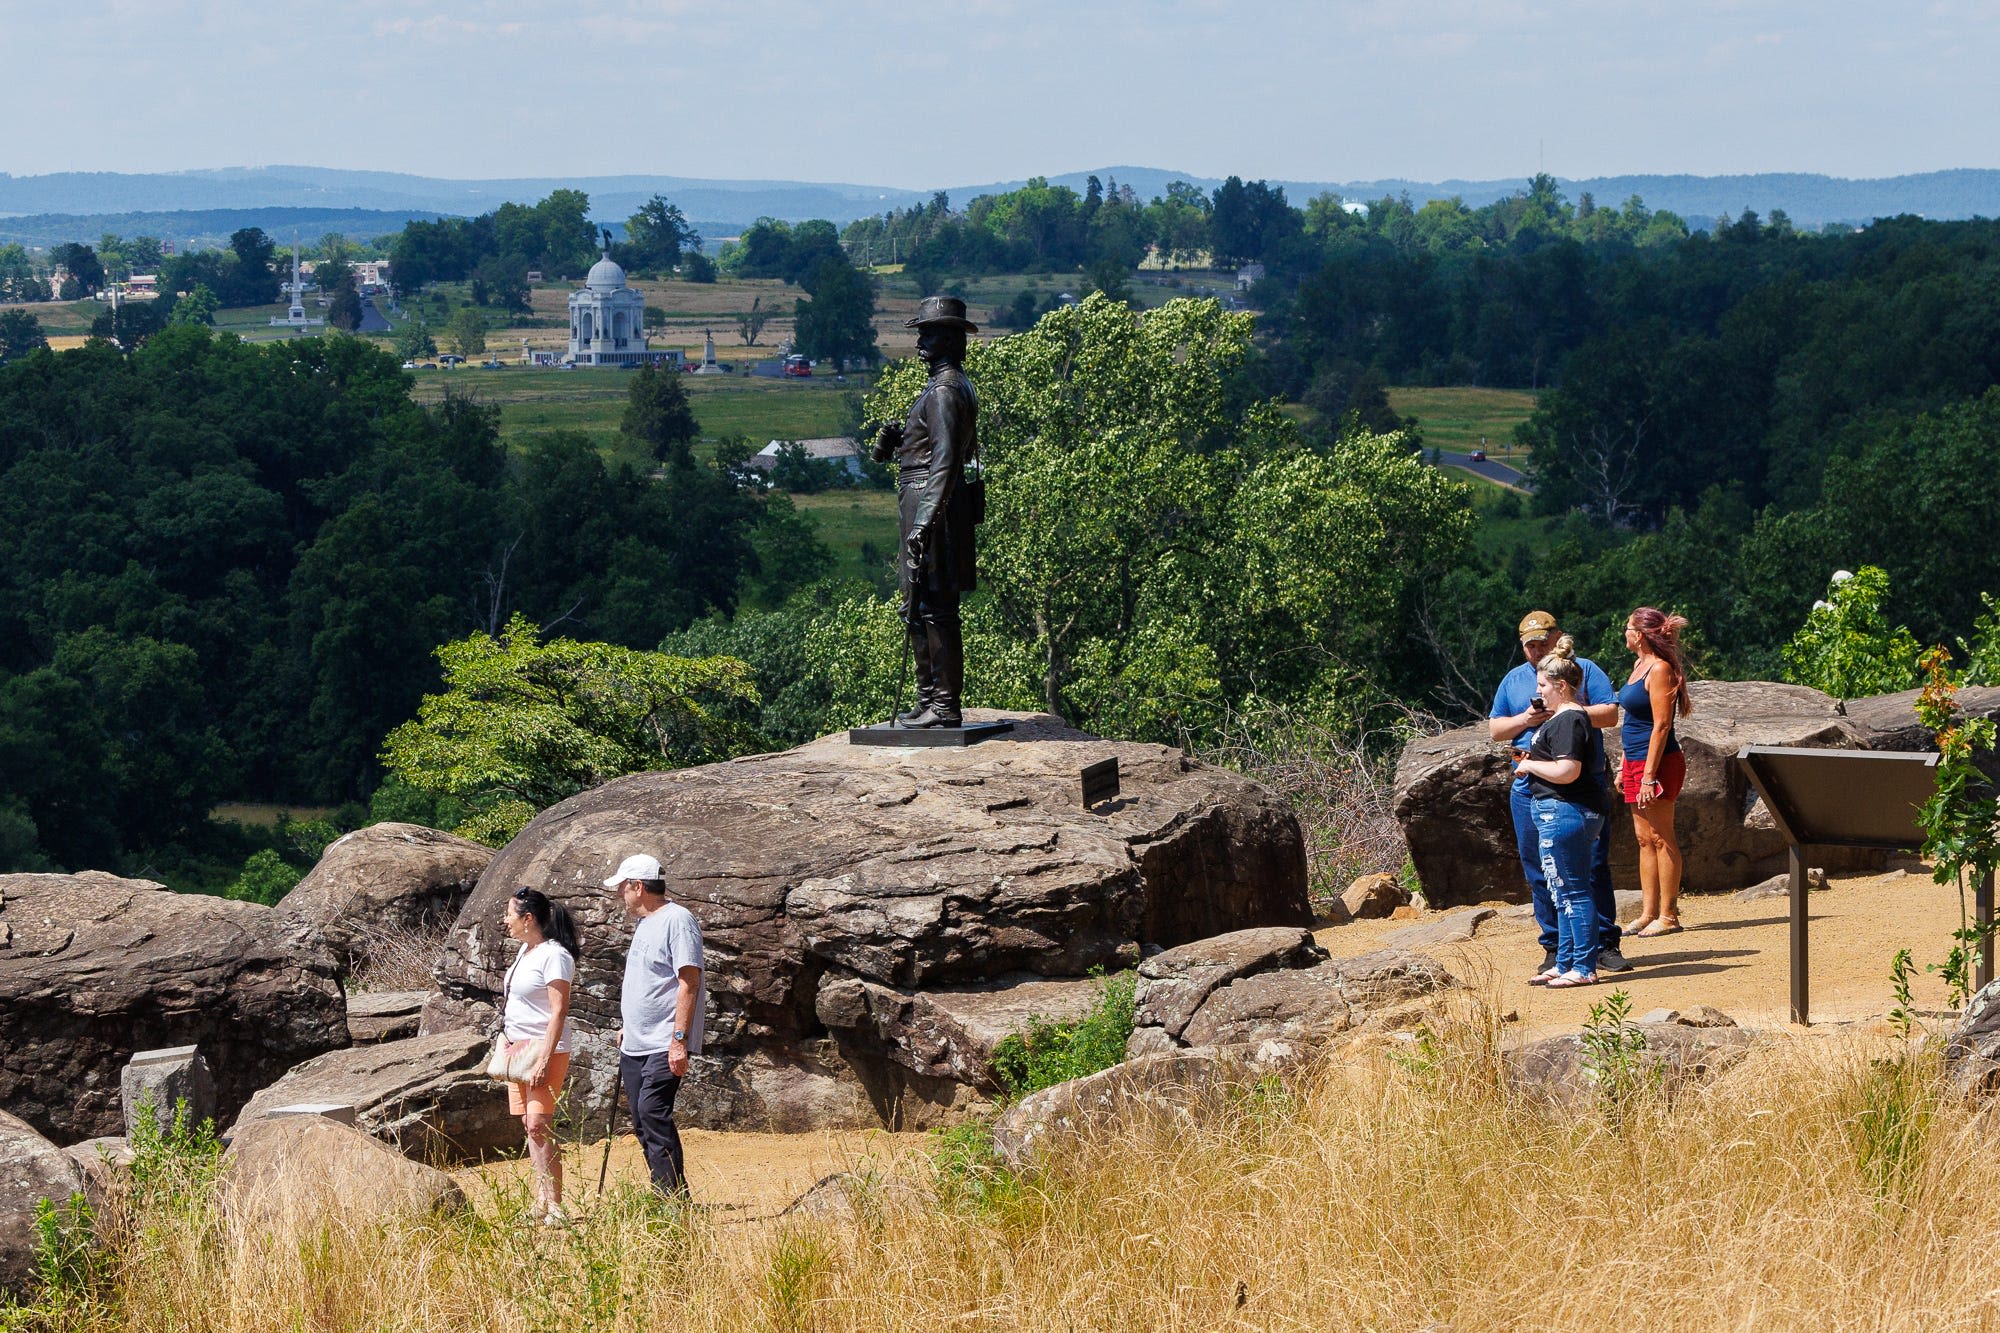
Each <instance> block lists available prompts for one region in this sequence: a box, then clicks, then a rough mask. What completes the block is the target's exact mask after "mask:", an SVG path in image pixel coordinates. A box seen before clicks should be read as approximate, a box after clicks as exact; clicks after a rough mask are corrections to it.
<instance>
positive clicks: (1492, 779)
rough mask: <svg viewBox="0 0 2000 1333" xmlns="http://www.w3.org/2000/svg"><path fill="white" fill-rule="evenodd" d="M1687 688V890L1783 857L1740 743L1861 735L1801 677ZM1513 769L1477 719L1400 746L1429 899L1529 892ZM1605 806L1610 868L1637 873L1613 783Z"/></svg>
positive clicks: (1682, 824) (1414, 849) (1877, 857)
mask: <svg viewBox="0 0 2000 1333" xmlns="http://www.w3.org/2000/svg"><path fill="white" fill-rule="evenodd" d="M1689 691H1690V693H1691V695H1692V696H1693V701H1694V711H1693V712H1692V713H1691V714H1689V715H1688V716H1687V717H1685V718H1682V719H1681V721H1680V724H1679V735H1680V740H1681V748H1682V749H1683V750H1684V751H1685V752H1686V754H1687V766H1688V777H1687V785H1686V787H1685V788H1683V789H1682V792H1681V799H1680V802H1679V805H1678V808H1677V812H1676V816H1675V829H1676V831H1677V832H1678V833H1679V835H1680V845H1681V851H1682V853H1683V854H1684V855H1685V856H1686V858H1687V867H1686V870H1685V872H1684V880H1683V883H1684V884H1685V885H1686V886H1687V887H1688V888H1689V889H1690V890H1694V891H1724V890H1732V889H1740V888H1743V887H1744V886H1745V885H1749V884H1754V883H1756V882H1757V881H1758V880H1760V879H1763V878H1765V877H1767V876H1769V875H1773V874H1776V873H1777V872H1778V871H1780V870H1782V869H1784V867H1785V843H1784V840H1783V839H1782V838H1781V837H1780V836H1779V834H1778V832H1777V828H1776V826H1775V825H1774V824H1773V823H1772V821H1771V819H1770V818H1769V816H1768V814H1767V813H1766V812H1765V811H1764V809H1763V806H1762V803H1761V802H1759V801H1758V800H1757V799H1756V794H1755V792H1754V791H1753V790H1752V789H1751V787H1750V784H1749V780H1748V779H1747V778H1745V777H1744V776H1743V772H1742V770H1741V768H1740V767H1739V766H1738V765H1737V763H1736V752H1737V751H1738V750H1740V749H1742V748H1743V747H1744V746H1746V745H1789V746H1805V747H1816V748H1820V749H1828V750H1853V749H1861V748H1865V739H1864V737H1863V734H1862V733H1861V731H1860V730H1859V729H1858V728H1856V727H1855V726H1854V725H1853V724H1852V723H1851V722H1850V721H1849V720H1848V719H1847V718H1846V717H1845V716H1843V715H1842V713H1841V711H1840V706H1839V704H1838V703H1837V702H1836V701H1835V700H1834V699H1832V698H1830V697H1829V696H1827V695H1824V694H1821V693H1820V692H1819V691H1818V690H1813V689H1808V688H1806V687H1805V686H1803V685H1777V684H1772V683H1769V682H1766V681H1716V680H1701V681H1695V682H1694V683H1693V684H1691V685H1690V686H1689ZM1604 735H1605V741H1606V746H1607V748H1608V750H1609V751H1610V760H1611V763H1612V765H1613V768H1614V772H1615V770H1616V765H1617V764H1618V763H1619V761H1620V760H1621V759H1622V757H1623V756H1622V754H1621V753H1620V751H1619V748H1618V730H1617V728H1615V727H1614V728H1611V729H1610V730H1608V731H1606V732H1605V733H1604ZM1512 771H1513V770H1512V767H1511V766H1510V764H1509V763H1508V761H1507V758H1506V752H1505V750H1504V749H1503V748H1502V747H1500V746H1498V745H1496V744H1495V743H1494V742H1493V740H1492V739H1491V738H1490V737H1489V735H1488V734H1487V730H1486V724H1485V723H1484V722H1480V723H1477V724H1475V725H1473V726H1470V727H1461V728H1459V729H1458V730H1457V731H1450V732H1446V733H1444V734H1443V735H1441V736H1433V737H1425V738H1421V739H1418V740H1414V741H1412V742H1410V744H1409V745H1408V747H1406V748H1405V749H1404V751H1403V755H1402V758H1401V759H1400V760H1399V761H1398V763H1397V765H1396V784H1395V813H1396V820H1397V822H1398V823H1399V824H1401V825H1402V828H1403V837H1404V840H1405V841H1406V842H1407V843H1408V845H1409V849H1410V859H1411V861H1412V862H1413V863H1414V864H1415V866H1416V868H1417V878H1418V879H1419V880H1420V881H1421V882H1422V884H1423V891H1424V898H1425V900H1426V901H1427V902H1429V904H1430V905H1431V906H1432V907H1456V906H1462V905H1466V904H1470V903H1478V902H1488V901H1492V900H1494V899H1507V900H1514V901H1518V900H1520V899H1522V898H1524V897H1525V896H1526V894H1527V886H1526V884H1525V883H1524V882H1523V881H1522V879H1521V866H1520V861H1519V859H1518V858H1517V857H1516V856H1515V852H1514V824H1513V819H1512V817H1511V816H1510V815H1509V813H1508V808H1507V784H1508V781H1509V780H1510V778H1511V775H1512ZM1611 809H1612V820H1611V831H1612V844H1611V871H1612V877H1613V878H1614V879H1615V880H1616V881H1617V882H1618V883H1621V884H1628V885H1629V884H1635V883H1637V875H1638V849H1637V845H1636V843H1635V842H1634V841H1633V837H1632V821H1631V819H1630V818H1629V817H1628V816H1627V815H1626V813H1625V807H1624V800H1623V797H1622V796H1618V795H1615V794H1614V796H1613V800H1612V807H1611ZM1884 856H1885V853H1882V852H1876V851H1869V850H1864V849H1858V848H1845V849H1843V848H1825V849H1818V848H1816V849H1815V850H1814V854H1813V859H1814V861H1815V862H1816V863H1817V864H1819V865H1822V866H1824V867H1826V868H1828V869H1832V870H1879V869H1880V868H1881V867H1882V864H1883V858H1884Z"/></svg>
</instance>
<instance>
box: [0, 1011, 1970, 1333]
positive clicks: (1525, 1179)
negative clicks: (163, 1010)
mask: <svg viewBox="0 0 2000 1333" xmlns="http://www.w3.org/2000/svg"><path fill="white" fill-rule="evenodd" d="M1488 1014H1490V1009H1488V1008H1487V1007H1484V1006H1480V1005H1476V1004H1467V1005H1466V1006H1465V1008H1464V1011H1463V1012H1462V1013H1460V1014H1459V1015H1458V1016H1457V1017H1456V1018H1447V1019H1445V1020H1442V1021H1441V1022H1440V1023H1439V1025H1438V1029H1437V1031H1438V1035H1437V1038H1436V1040H1435V1041H1434V1042H1431V1043H1427V1044H1423V1045H1411V1046H1409V1047H1407V1048H1403V1049H1401V1050H1399V1051H1397V1052H1394V1053H1392V1052H1390V1051H1389V1050H1386V1049H1382V1048H1377V1049H1375V1050H1373V1051H1363V1052H1353V1053H1350V1054H1349V1055H1348V1056H1347V1057H1343V1058H1341V1059H1337V1060H1336V1059H1329V1060H1328V1061H1327V1062H1326V1063H1325V1064H1323V1065H1322V1066H1320V1067H1318V1068H1316V1069H1314V1070H1312V1071H1310V1072H1308V1073H1305V1074H1303V1075H1301V1076H1299V1077H1297V1078H1296V1079H1294V1080H1293V1081H1292V1082H1291V1083H1289V1084H1288V1085H1284V1086H1279V1085H1276V1084H1273V1085H1272V1086H1269V1087H1266V1088H1260V1089H1254V1090H1250V1091H1247V1092H1245V1093H1244V1094H1243V1095H1241V1096H1240V1097H1238V1098H1236V1099H1235V1100H1234V1101H1233V1103H1232V1104H1230V1105H1229V1107H1228V1108H1227V1109H1225V1110H1223V1111H1220V1112H1216V1113H1212V1114H1204V1115H1203V1116H1201V1117H1199V1118H1197V1119H1195V1120H1192V1121H1189V1120H1187V1119H1184V1118H1179V1117H1174V1116H1170V1115H1145V1114H1134V1115H1132V1116H1131V1117H1129V1118H1128V1120H1127V1121H1126V1122H1125V1123H1123V1124H1121V1125H1119V1126H1118V1127H1116V1128H1115V1129H1112V1130H1109V1131H1106V1132H1104V1133H1102V1134H1100V1135H1098V1136H1095V1137H1092V1138H1089V1139H1086V1140H1083V1141H1078V1142H1074V1143H1071V1144H1069V1145H1067V1146H1066V1147H1065V1148H1064V1149H1063V1150H1061V1151H1060V1152H1059V1154H1058V1155H1056V1156H1055V1157H1053V1158H1052V1159H1050V1160H1048V1161H1047V1162H1045V1163H1044V1164H1043V1165H1042V1166H1041V1167H1040V1168H1039V1169H1038V1170H1036V1171H1035V1172H1033V1173H1030V1174H1027V1175H1023V1176H1013V1175H1010V1174H1008V1173H1005V1172H1002V1171H998V1170H997V1169H987V1170H972V1171H967V1170H964V1169H960V1170H958V1171H954V1172H951V1173H945V1174H941V1175H939V1176H937V1177H935V1178H934V1179H929V1180H925V1181H924V1182H922V1187H921V1188H917V1189H907V1188H906V1189H894V1188H887V1187H877V1188H873V1189H864V1190H863V1191H862V1197H861V1200H860V1202H861V1206H860V1208H859V1209H858V1211H857V1213H856V1214H855V1216H853V1217H849V1218H829V1219H823V1220H818V1221H793V1220H788V1219H779V1220H775V1221H765V1222H761V1223H753V1224H741V1223H735V1224H732V1223H730V1222H729V1221H727V1220H724V1219H721V1218H718V1217H714V1216H708V1215H703V1214H700V1213H696V1214H694V1215H693V1216H692V1217H689V1218H685V1219H683V1218H681V1217H679V1216H677V1215H675V1214H673V1213H672V1212H670V1211H665V1210H663V1209H661V1208H660V1207H658V1206H657V1205H654V1204H652V1203H650V1202H649V1201H648V1200H647V1198H646V1196H644V1195H643V1194H639V1193H636V1192H630V1191H627V1192H624V1193H617V1194H614V1196H612V1197H610V1198H608V1199H607V1200H605V1201H604V1202H602V1203H600V1204H599V1205H597V1206H596V1207H595V1208H593V1207H591V1206H590V1203H589V1200H588V1197H587V1190H578V1191H576V1193H577V1194H579V1195H583V1196H584V1197H583V1198H582V1199H580V1200H578V1202H580V1203H581V1206H582V1210H583V1216H582V1219H581V1221H580V1222H579V1224H578V1225H577V1226H575V1227H574V1229H572V1230H568V1231H547V1230H536V1229H531V1228H526V1227H523V1226H520V1225H518V1224H517V1219H518V1216H519V1210H520V1208H521V1207H522V1205H523V1204H524V1202H525V1201H524V1200H521V1199H512V1198H501V1199H495V1200H488V1201H487V1202H486V1203H485V1204H484V1205H483V1206H482V1208H481V1213H480V1216H479V1217H478V1218H461V1219H439V1220H428V1221H422V1222H412V1221H385V1220H382V1219H379V1218H371V1217H352V1216H342V1215H340V1214H338V1213H336V1212H324V1213H319V1214H316V1215H315V1216H314V1218H313V1219H312V1220H311V1221H309V1222H303V1223H301V1224H300V1225H298V1226H297V1227H295V1228H281V1229H278V1230H275V1231H274V1230H259V1229H256V1228H252V1227H240V1228H234V1229H232V1228H231V1227H230V1226H228V1225H226V1224H225V1223H224V1222H223V1221H222V1220H221V1219H220V1218H219V1217H218V1216H217V1215H216V1213H215V1212H214V1210H213V1209H212V1208H211V1207H209V1206H208V1205H206V1204H203V1205H201V1206H200V1207H196V1208H192V1209H190V1210H188V1211H187V1212H185V1213H184V1214H179V1215H176V1214H172V1213H167V1214H159V1215H155V1216H152V1217H150V1218H149V1217H148V1216H146V1215H145V1214H143V1213H142V1214H141V1215H139V1216H137V1217H136V1218H134V1219H133V1220H132V1222H131V1224H130V1225H128V1226H127V1227H126V1228H125V1232H126V1236H127V1239H126V1241H125V1243H124V1247H123V1259H122V1261H121V1263H120V1264H119V1265H118V1268H117V1271H116V1276H115V1278H114V1279H113V1280H112V1282H111V1285H110V1287H109V1288H108V1289H107V1292H106V1294H105V1296H104V1297H103V1298H102V1299H101V1300H99V1301H97V1302H86V1303H82V1304H75V1305H72V1306H71V1307H69V1308H68V1310H67V1312H66V1313H64V1314H62V1315H61V1317H60V1320H59V1323H60V1326H62V1327H65V1328H74V1329H90V1330H96V1329H111V1328H119V1329H134V1330H145V1331H147V1333H152V1331H153V1330H158V1331H159V1333H167V1331H168V1330H173V1333H184V1331H187V1330H195V1331H199V1333H208V1331H210V1330H213V1331H215V1333H222V1331H224V1330H227V1331H229V1333H265V1331H266V1330H275V1329H287V1330H292V1329H296V1330H312V1331H317V1330H341V1331H343V1333H345V1331H347V1330H356V1331H360V1330H368V1331H371V1333H374V1331H381V1333H389V1331H391V1330H462V1329H480V1330H494V1331H495V1333H513V1331H515V1330H522V1331H524V1333H525V1331H526V1330H540V1329H560V1330H578V1331H579V1333H581V1331H582V1330H595V1329H618V1330H635V1331H636V1330H652V1329H675V1330H682V1329H716V1330H753V1329H754V1330H806V1329H814V1330H856V1331H857V1333H859V1331H861V1330H866V1331H867V1333H877V1331H878V1330H909V1333H919V1331H921V1333H933V1331H934V1330H939V1329H994V1330H997V1329H1023V1330H1027V1329H1033V1330H1056V1329H1074V1330H1085V1329H1088V1330H1100V1329H1101V1330H1114V1329H1117V1330H1142V1329H1143V1330H1203V1331H1207V1330H1214V1329H1222V1328H1245V1329H1274V1330H1277V1329H1283V1330H1290V1329H1424V1328H1451V1329H1456V1330H1475V1329H1477V1330H1487V1329H1533V1330H1545V1329H1565V1330H1567V1329H1592V1328H1598V1327H1602V1326H1608V1325H1616V1326H1619V1327H1624V1328H1632V1329H1649V1328H1674V1329H1759V1330H1768V1329H1810V1330H1813V1333H1829V1331H1831V1330H1842V1329H1904V1328H1909V1329H1983V1328H1993V1327H1996V1326H2000V1303H1996V1302H1997V1301H2000V1245H1996V1244H1995V1243H1994V1242H1995V1239H1996V1235H1995V1230H1996V1226H1995V1222H1994V1220H1993V1216H1992V1212H1991V1209H1990V1207H1989V1204H1988V1201H1987V1198H1986V1194H1985V1186H1986V1185H1987V1183H1988V1182H1989V1181H1990V1179H1991V1174H1992V1172H1991V1167H1990V1160H1991V1148H1990V1145H1991V1142H1992V1134H1993V1128H1992V1126H1991V1124H1990V1123H1989V1122H1988V1121H1987V1120H1985V1119H1984V1118H1982V1117H1981V1116H1980V1115H1978V1114H1977V1113H1976V1112H1975V1110H1974V1109H1973V1108H1969V1107H1966V1106H1963V1105H1961V1104H1958V1103H1956V1102H1953V1101H1950V1100H1948V1099H1947V1098H1946V1097H1944V1096H1943V1095H1942V1093H1941V1091H1940V1089H1939V1086H1938V1084H1937V1082H1936V1080H1935V1078H1934V1077H1933V1076H1932V1073H1931V1071H1930V1069H1929V1066H1928V1064H1927V1063H1926V1061H1925V1060H1924V1059H1923V1058H1922V1057H1921V1056H1919V1057H1917V1058H1915V1059H1910V1060H1902V1061H1898V1062H1890V1063H1879V1062H1877V1061H1875V1060H1871V1058H1870V1056H1871V1055H1879V1054H1880V1052H1879V1051H1875V1050H1870V1049H1867V1048H1864V1047H1863V1046H1861V1045H1859V1044H1858V1039H1852V1038H1825V1037H1817V1038H1795V1039H1778V1040H1773V1041H1772V1042H1770V1043H1769V1044H1767V1045H1765V1046H1762V1047H1760V1048H1758V1049H1756V1050H1755V1051H1754V1052H1753V1053H1752V1055H1751V1056H1750V1057H1749V1058H1748V1059H1747V1060H1746V1061H1745V1062H1744V1063H1742V1064H1741V1065H1739V1066H1738V1067H1737V1068H1735V1069H1734V1070H1733V1071H1731V1072H1729V1073H1727V1074H1725V1075H1723V1076H1722V1077H1721V1078H1720V1079H1718V1080H1717V1081H1716V1082H1714V1083H1712V1084H1710V1085H1708V1086H1706V1087H1701V1088H1696V1089H1692V1090H1688V1091H1685V1092H1683V1093H1681V1094H1680V1095H1679V1096H1678V1097H1676V1098H1675V1099H1673V1100H1672V1101H1671V1102H1670V1101H1669V1100H1668V1099H1667V1098H1666V1097H1665V1095H1664V1094H1661V1093H1658V1092H1642V1093H1640V1094H1638V1095H1637V1096H1636V1097H1635V1099H1634V1100H1633V1101H1631V1102H1630V1103H1629V1104H1628V1105H1626V1106H1625V1107H1624V1109H1623V1114H1621V1115H1619V1116H1617V1117H1610V1116H1607V1115H1606V1114H1605V1113H1604V1110H1603V1108H1601V1107H1592V1106H1585V1107H1583V1108H1580V1109H1572V1110H1563V1109H1558V1108H1555V1107H1552V1106H1549V1105H1546V1104H1543V1103H1541V1102H1538V1101H1535V1100H1533V1099H1530V1098H1528V1097H1525V1096H1523V1095H1521V1094H1519V1093H1516V1092H1515V1091H1513V1090H1512V1089H1511V1088H1510V1087H1509V1085H1508V1084H1507V1083H1506V1081H1505V1080H1504V1078H1503V1077H1502V1074H1501V1062H1500V1059H1499V1055H1498V1039H1497V1025H1496V1024H1494V1023H1492V1022H1491V1021H1490V1019H1489V1018H1488V1016H1487V1015H1488ZM1614 1120H1615V1123H1616V1124H1617V1126H1618V1128H1617V1129H1615V1130H1614V1128H1613V1127H1612V1125H1613V1123H1614ZM0 1322H4V1321H0Z"/></svg>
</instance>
